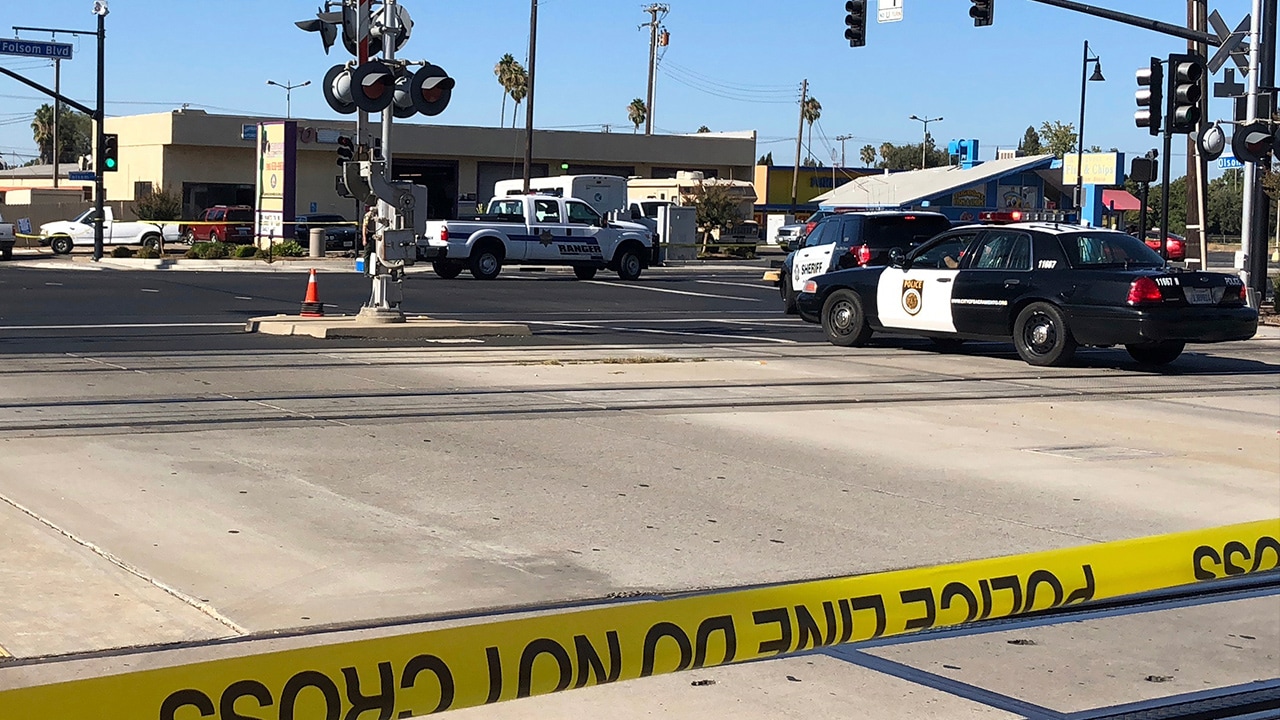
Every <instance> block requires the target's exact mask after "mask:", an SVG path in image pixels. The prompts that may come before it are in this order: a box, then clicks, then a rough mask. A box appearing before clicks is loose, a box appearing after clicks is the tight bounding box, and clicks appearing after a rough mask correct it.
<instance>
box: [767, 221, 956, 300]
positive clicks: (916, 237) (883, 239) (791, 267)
mask: <svg viewBox="0 0 1280 720" xmlns="http://www.w3.org/2000/svg"><path fill="white" fill-rule="evenodd" d="M949 229H951V221H950V220H948V219H947V217H946V216H945V215H943V214H941V213H935V212H904V211H900V210H881V211H874V212H849V213H835V214H828V215H826V216H825V217H823V218H821V219H820V220H819V221H818V223H817V225H816V226H815V227H814V228H813V231H812V232H809V233H807V234H806V235H805V237H804V239H803V240H801V241H800V247H799V248H798V249H796V250H795V251H794V252H792V253H791V254H790V255H787V257H786V259H785V260H783V261H782V269H781V270H780V271H779V275H778V290H779V292H780V293H781V295H782V309H783V311H784V312H786V313H788V314H791V313H794V312H795V311H796V295H797V293H799V292H800V288H802V287H803V286H804V283H805V281H806V280H808V279H809V278H811V277H814V276H815V275H821V274H822V273H825V272H831V271H833V270H840V269H843V268H850V267H858V266H862V265H884V264H886V263H888V262H889V252H890V251H891V250H893V249H894V248H897V249H899V250H903V251H906V250H910V249H911V248H913V247H915V246H916V245H919V244H920V243H923V242H924V241H926V240H928V239H929V238H931V237H933V236H934V235H937V234H938V233H940V232H944V231H946V230H949Z"/></svg>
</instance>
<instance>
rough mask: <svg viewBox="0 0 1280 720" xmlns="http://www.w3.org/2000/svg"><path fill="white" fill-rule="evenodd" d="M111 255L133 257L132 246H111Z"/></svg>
mask: <svg viewBox="0 0 1280 720" xmlns="http://www.w3.org/2000/svg"><path fill="white" fill-rule="evenodd" d="M111 257H113V258H130V257H133V248H127V247H124V246H123V245H121V246H120V247H114V248H111Z"/></svg>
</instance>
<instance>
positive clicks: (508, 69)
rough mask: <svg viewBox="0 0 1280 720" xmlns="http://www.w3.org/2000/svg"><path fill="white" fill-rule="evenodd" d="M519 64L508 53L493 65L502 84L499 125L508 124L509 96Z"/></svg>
mask: <svg viewBox="0 0 1280 720" xmlns="http://www.w3.org/2000/svg"><path fill="white" fill-rule="evenodd" d="M519 64H520V63H518V62H516V59H515V57H514V56H512V54H511V53H507V54H505V55H503V56H502V58H501V59H499V60H498V64H497V65H494V66H493V74H494V75H495V76H496V77H497V78H498V84H499V85H501V86H502V112H501V113H499V114H498V125H502V126H505V125H506V124H507V96H508V95H510V94H511V87H512V85H511V83H512V80H513V79H514V78H515V75H516V72H515V69H516V67H517V66H519Z"/></svg>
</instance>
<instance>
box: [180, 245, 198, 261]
mask: <svg viewBox="0 0 1280 720" xmlns="http://www.w3.org/2000/svg"><path fill="white" fill-rule="evenodd" d="M182 257H184V258H187V259H188V260H195V259H196V258H198V257H200V251H199V250H196V249H195V248H194V247H192V248H187V251H186V252H184V253H182Z"/></svg>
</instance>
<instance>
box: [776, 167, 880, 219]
mask: <svg viewBox="0 0 1280 720" xmlns="http://www.w3.org/2000/svg"><path fill="white" fill-rule="evenodd" d="M879 172H881V171H880V170H874V169H871V168H847V167H816V166H811V165H805V166H802V167H801V168H800V169H799V172H797V171H796V168H795V167H793V166H789V165H757V166H756V168H755V185H756V194H757V196H758V197H757V199H756V206H755V214H756V221H757V222H759V223H760V224H761V226H763V225H764V216H765V215H767V214H771V213H791V212H795V213H796V214H797V215H799V216H804V217H808V215H809V213H812V212H813V211H815V210H817V209H818V204H817V203H816V202H814V198H817V197H818V196H819V195H822V194H824V193H827V192H830V191H831V190H833V189H835V188H838V187H843V186H844V185H845V184H846V183H848V182H850V181H852V180H856V179H858V178H860V177H865V176H867V175H873V174H876V173H879ZM793 183H794V185H795V188H796V202H795V206H794V207H792V204H791V186H792V184H793Z"/></svg>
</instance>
